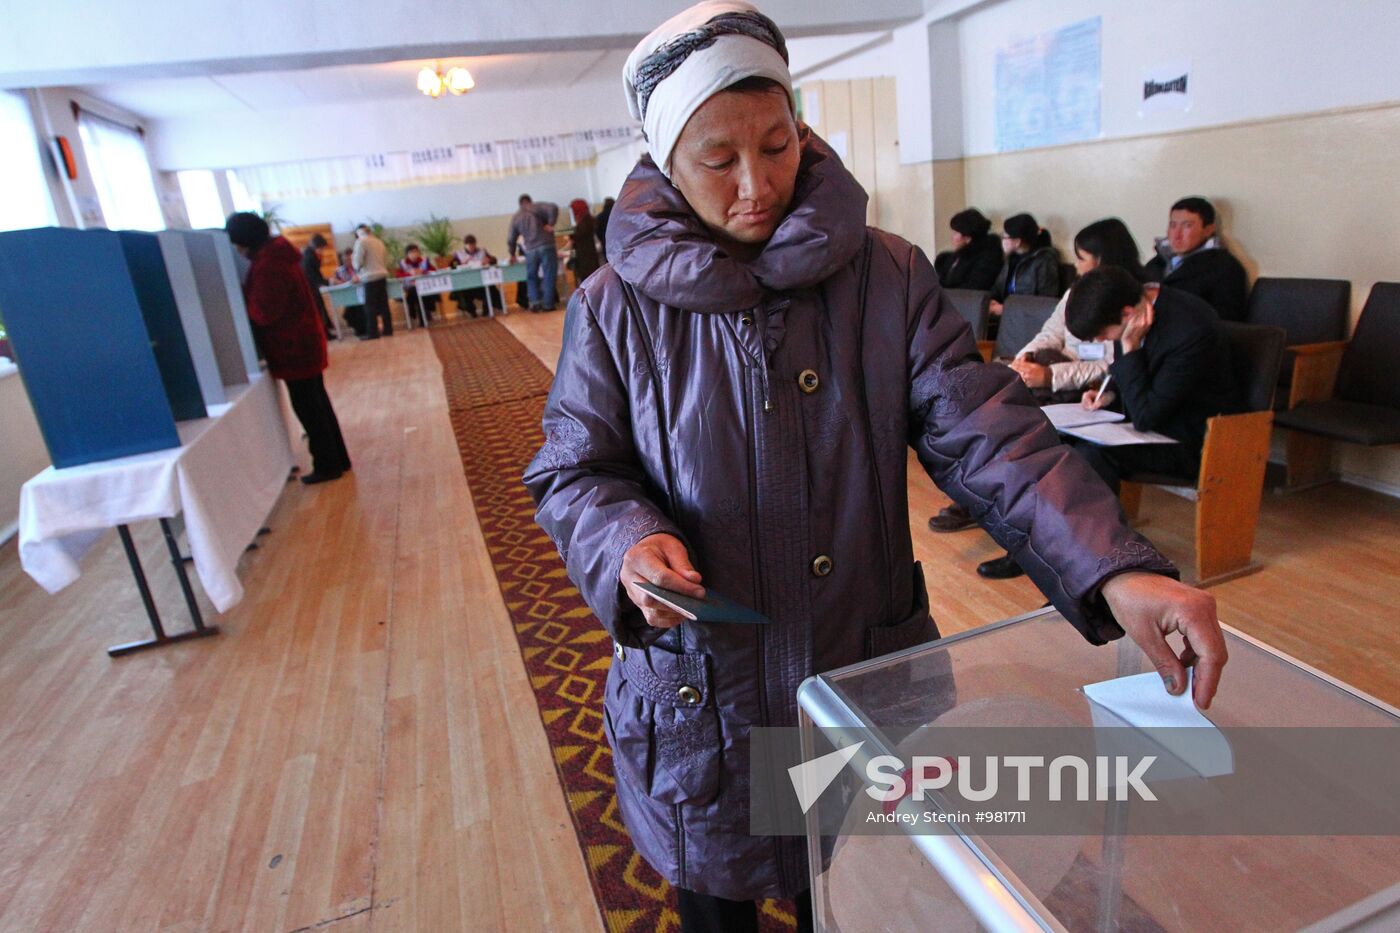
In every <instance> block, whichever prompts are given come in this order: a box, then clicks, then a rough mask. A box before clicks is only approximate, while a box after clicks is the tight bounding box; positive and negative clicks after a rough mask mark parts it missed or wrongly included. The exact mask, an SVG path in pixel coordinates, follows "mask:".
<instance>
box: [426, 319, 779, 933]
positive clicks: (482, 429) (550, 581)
mask: <svg viewBox="0 0 1400 933" xmlns="http://www.w3.org/2000/svg"><path fill="white" fill-rule="evenodd" d="M432 337H433V347H434V349H435V350H436V351H437V354H438V358H439V360H440V361H441V362H442V377H443V383H444V385H445V386H446V390H447V402H448V408H449V412H450V416H451V418H452V429H453V432H454V433H455V434H456V437H457V449H458V452H459V453H460V454H461V457H462V467H463V469H464V470H465V472H466V476H467V483H468V485H469V486H470V487H471V493H472V499H473V501H474V503H475V505H476V513H477V519H478V520H479V522H480V523H481V530H482V534H483V535H484V536H485V539H486V545H487V547H488V549H489V551H490V554H491V562H492V565H493V567H494V569H495V572H496V579H497V581H498V582H499V584H500V587H501V595H502V596H503V597H504V598H505V603H506V607H507V609H509V611H510V619H511V624H512V625H513V626H514V627H515V636H516V639H517V640H518V641H519V644H520V654H521V657H522V659H523V660H524V662H525V670H526V672H527V674H528V675H529V677H530V684H531V686H532V687H533V689H534V692H535V699H536V701H537V702H538V704H539V710H540V720H541V721H542V722H543V724H544V729H545V733H546V734H547V735H548V737H549V744H550V747H551V749H552V750H553V752H554V762H555V766H556V768H557V769H558V773H559V782H560V784H561V786H562V787H563V790H564V794H565V796H566V797H567V799H568V802H569V809H570V812H571V814H572V817H573V822H574V831H575V833H576V834H577V836H578V843H579V847H580V848H581V849H582V851H583V855H584V859H585V861H586V862H587V865H588V873H589V877H590V879H591V881H592V884H593V891H594V894H595V895H596V897H597V899H598V908H599V910H600V911H601V913H602V916H603V922H604V924H605V926H606V927H607V928H608V930H610V931H612V933H624V931H626V933H641V931H649V930H676V929H678V928H679V919H678V917H677V915H676V911H675V899H674V897H673V896H672V894H671V891H670V887H669V886H668V885H667V884H666V882H665V880H663V879H662V878H661V877H660V876H658V875H657V874H656V873H655V872H654V871H652V870H651V868H650V867H649V866H648V865H647V864H646V863H645V862H643V861H642V859H641V858H640V856H638V855H637V853H636V851H635V850H634V849H633V848H632V843H631V840H630V839H629V838H628V836H627V830H626V828H625V827H624V826H623V825H622V820H621V818H620V817H619V815H618V812H617V798H616V796H615V794H614V793H613V776H612V756H611V753H610V751H609V749H608V744H607V740H606V739H605V738H604V737H603V713H602V702H603V682H604V679H605V678H606V677H607V673H608V665H609V663H610V662H611V661H612V642H611V641H610V640H609V638H608V635H607V632H606V631H604V629H603V626H602V624H601V623H600V622H599V621H598V620H597V619H596V618H594V616H593V613H592V612H591V611H590V610H589V608H588V606H587V605H585V604H584V602H583V599H582V598H581V597H580V595H579V591H578V590H577V589H576V588H575V587H574V586H573V584H572V583H571V582H570V581H569V578H568V577H567V576H566V575H565V572H564V564H563V562H562V561H561V560H560V559H559V554H558V552H557V551H555V549H554V545H553V543H552V542H551V541H550V540H549V538H548V536H546V535H545V533H544V532H543V531H541V530H540V529H539V527H538V526H536V524H535V521H534V511H535V507H534V503H533V502H532V501H531V499H530V496H529V494H528V493H527V492H526V490H525V487H524V485H523V484H522V483H521V481H520V477H521V474H522V473H523V472H524V470H525V466H526V465H527V464H528V463H529V462H530V459H531V458H532V457H533V456H534V455H535V451H536V450H538V449H539V446H540V444H541V443H542V442H543V440H544V437H543V434H542V433H541V431H540V415H541V413H542V412H543V410H544V401H545V396H546V395H547V394H548V392H549V385H550V382H551V380H552V376H551V374H550V372H549V370H548V369H547V368H546V367H545V366H544V365H542V364H541V363H540V361H539V360H538V359H536V358H535V356H534V354H532V353H531V352H530V351H529V350H527V349H526V348H525V347H524V345H523V344H521V343H520V342H519V341H518V340H516V339H515V337H513V336H512V335H511V334H510V332H509V331H508V330H506V329H505V328H504V327H503V326H501V325H500V324H498V323H497V322H495V321H493V320H479V321H466V322H462V323H459V324H455V325H450V326H439V327H437V328H434V329H433V331H432ZM791 910H792V905H791V904H788V903H783V902H776V901H768V902H765V904H764V905H763V909H762V917H763V924H764V927H765V929H766V930H771V931H778V930H787V929H791V928H792V926H793V916H792V913H791Z"/></svg>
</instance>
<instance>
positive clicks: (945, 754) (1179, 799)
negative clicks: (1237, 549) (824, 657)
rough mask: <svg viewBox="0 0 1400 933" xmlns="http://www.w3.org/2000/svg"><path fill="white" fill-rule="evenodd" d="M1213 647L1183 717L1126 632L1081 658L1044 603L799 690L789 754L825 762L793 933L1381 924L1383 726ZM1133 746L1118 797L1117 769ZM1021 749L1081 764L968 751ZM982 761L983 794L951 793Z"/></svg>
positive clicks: (1342, 700)
mask: <svg viewBox="0 0 1400 933" xmlns="http://www.w3.org/2000/svg"><path fill="white" fill-rule="evenodd" d="M1226 641H1227V645H1228V648H1229V663H1228V664H1227V665H1226V668H1225V672H1224V676H1223V678H1222V681H1221V685H1220V690H1219V693H1218V695H1217V697H1216V699H1215V702H1214V703H1213V705H1212V708H1211V709H1210V710H1208V711H1205V712H1204V713H1203V714H1202V713H1200V712H1198V711H1196V710H1195V708H1194V705H1192V704H1190V702H1189V700H1186V701H1185V705H1184V706H1183V705H1182V702H1176V703H1173V702H1172V700H1173V699H1177V700H1181V699H1182V698H1171V697H1169V696H1168V695H1167V693H1166V691H1165V689H1164V688H1163V687H1162V686H1161V681H1160V678H1158V677H1157V675H1156V674H1155V673H1152V668H1151V666H1150V663H1149V662H1148V661H1147V659H1146V657H1145V656H1144V655H1143V654H1142V652H1141V650H1140V649H1138V648H1137V646H1136V645H1134V644H1132V643H1131V642H1130V640H1129V639H1127V638H1124V639H1120V640H1119V641H1117V642H1114V643H1112V644H1110V645H1107V646H1097V647H1096V646H1093V645H1090V644H1088V643H1087V642H1086V641H1085V640H1084V639H1083V638H1082V637H1081V636H1080V635H1079V633H1078V632H1077V631H1075V629H1074V628H1073V627H1072V626H1071V625H1070V624H1069V623H1068V622H1066V621H1065V620H1064V618H1063V617H1062V616H1061V615H1060V614H1059V613H1058V612H1056V611H1054V610H1053V609H1046V610H1042V611H1040V612H1036V613H1032V614H1029V615H1026V616H1022V617H1018V618H1015V619H1009V620H1007V621H1005V622H1000V623H996V624H994V625H989V626H985V627H983V628H979V629H976V630H973V631H970V632H965V633H962V634H959V635H955V636H952V637H949V638H945V639H942V640H941V641H938V642H933V643H931V644H928V645H924V646H920V647H917V648H913V649H910V650H908V651H903V652H900V653H898V654H893V655H889V656H886V657H883V658H877V659H875V660H872V661H868V662H865V663H862V664H858V665H854V666H851V667H848V668H843V669H841V670H838V671H833V672H831V673H828V674H823V675H819V676H817V677H812V678H809V679H808V680H807V681H806V682H804V683H803V685H802V687H801V689H800V691H799V694H798V699H799V706H800V711H801V712H800V717H799V725H800V732H801V745H802V749H801V751H802V760H803V761H804V762H808V763H811V766H812V767H819V765H820V762H832V761H834V762H836V764H834V765H832V766H831V767H828V768H827V769H826V771H824V772H822V776H821V777H820V778H819V783H820V789H819V790H818V791H817V796H815V799H814V800H813V798H812V797H806V798H804V800H806V802H805V803H804V806H806V807H808V808H809V809H807V810H806V813H805V816H804V817H800V818H799V822H798V823H797V827H798V828H800V827H801V825H802V822H801V820H805V825H806V848H807V856H808V865H809V869H810V872H811V884H812V888H811V890H812V900H813V906H814V912H815V916H816V928H817V929H818V930H826V931H837V930H839V931H841V933H863V931H891V933H892V931H905V930H908V931H939V933H951V931H961V930H968V931H972V930H994V931H1003V930H1008V931H1029V930H1051V931H1075V933H1078V931H1111V930H1127V931H1217V930H1218V931H1231V933H1237V931H1253V930H1258V931H1268V933H1275V931H1287V930H1307V931H1311V933H1321V931H1337V930H1392V931H1400V768H1397V767H1396V765H1397V762H1400V713H1397V711H1396V710H1395V709H1394V708H1393V707H1390V706H1388V705H1386V704H1385V703H1382V702H1380V701H1378V700H1376V699H1373V698H1370V697H1367V696H1365V695H1364V694H1361V693H1359V692H1358V691H1355V690H1353V689H1351V688H1349V687H1347V686H1346V685H1345V684H1342V683H1339V682H1337V681H1335V680H1333V679H1331V678H1329V677H1327V676H1326V675H1324V674H1321V673H1319V672H1317V671H1315V670H1312V669H1310V668H1308V667H1306V666H1305V665H1303V664H1301V663H1299V662H1297V661H1294V660H1293V659H1291V658H1288V657H1286V656H1284V655H1282V654H1280V653H1278V652H1276V651H1274V650H1273V649H1271V648H1269V647H1267V646H1265V645H1263V644H1260V643H1259V642H1257V641H1254V640H1253V639H1250V638H1249V637H1248V636H1245V635H1243V634H1241V633H1239V632H1235V631H1233V630H1231V629H1228V628H1227V629H1226ZM1175 647H1177V648H1178V650H1180V648H1181V645H1180V642H1179V640H1178V641H1176V642H1175ZM1141 674H1148V675H1150V678H1151V680H1150V682H1149V681H1147V680H1146V679H1144V678H1137V679H1136V680H1129V678H1133V677H1134V676H1135V675H1141ZM1104 684H1110V687H1111V688H1112V687H1113V685H1118V686H1123V687H1124V689H1122V690H1118V691H1117V692H1113V690H1112V689H1110V690H1109V692H1105V693H1099V692H1096V690H1097V689H1098V688H1097V687H1096V686H1091V685H1104ZM1110 696H1112V697H1113V699H1111V700H1110V699H1107V697H1110ZM1101 703H1102V704H1106V705H1101ZM1135 704H1136V705H1135ZM1192 716H1194V717H1196V719H1197V720H1198V721H1195V722H1190V723H1186V724H1185V725H1183V724H1182V722H1180V721H1179V719H1180V717H1187V718H1189V717H1192ZM1173 717H1178V719H1173ZM1181 735H1185V736H1187V739H1186V740H1184V741H1178V737H1179V736H1181ZM989 736H990V737H991V738H988V737H989ZM964 748H966V749H975V750H976V754H974V755H971V756H968V755H963V754H962V751H963V749H964ZM1144 748H1151V749H1155V750H1156V751H1155V752H1154V754H1153V756H1152V757H1151V758H1150V759H1147V758H1143V759H1142V760H1143V761H1148V760H1150V761H1151V766H1150V767H1147V766H1146V765H1144V767H1146V768H1147V770H1146V771H1144V772H1142V773H1143V774H1145V775H1146V777H1145V779H1144V780H1145V783H1141V784H1137V785H1135V784H1134V783H1133V780H1132V776H1131V775H1129V774H1128V773H1127V771H1126V767H1127V766H1126V765H1124V764H1123V762H1125V761H1126V762H1128V763H1129V764H1131V763H1132V761H1133V760H1135V759H1134V756H1133V749H1137V750H1138V751H1139V752H1140V751H1141V750H1142V749H1144ZM1027 749H1030V750H1032V751H1033V752H1034V754H1035V755H1037V756H1040V757H1038V758H1036V759H1035V760H1036V761H1038V762H1045V761H1054V762H1057V763H1058V762H1060V761H1061V760H1062V759H1060V758H1057V757H1055V756H1056V755H1058V754H1060V752H1066V753H1074V754H1081V753H1082V754H1083V755H1084V756H1085V758H1086V761H1087V762H1088V763H1089V766H1088V770H1087V771H1084V772H1080V771H1078V770H1076V769H1075V768H1065V769H1063V771H1061V772H1059V776H1060V777H1063V778H1064V779H1065V780H1064V781H1063V782H1062V784H1061V783H1059V782H1052V781H1050V780H1049V776H1048V771H1050V770H1054V766H1052V767H1051V768H1049V769H1047V768H1038V769H1036V770H1026V769H1023V770H1020V771H1018V770H1016V769H1014V768H1008V767H1006V764H1007V763H1008V762H1010V761H1012V759H1011V758H1007V757H1003V758H1000V759H996V760H994V759H993V758H991V757H984V756H983V753H984V752H985V753H986V754H987V755H991V754H992V753H993V752H996V751H1000V752H1001V754H1002V755H1003V756H1010V755H1017V756H1024V755H1025V753H1026V752H1027ZM1096 752H1097V755H1096V754H1095V753H1096ZM1019 760H1021V761H1022V762H1025V761H1029V760H1030V759H1028V758H1025V757H1022V758H1021V759H1019ZM881 761H883V763H881ZM920 762H922V763H923V764H921V763H920ZM929 762H933V764H932V765H929V764H928V763H929ZM998 762H999V763H1000V764H1001V772H1000V773H1001V779H1000V783H999V785H998V789H997V792H996V793H997V796H996V797H995V798H994V799H991V800H989V802H986V803H972V802H970V800H971V799H974V798H972V796H971V795H970V794H967V793H964V794H963V795H962V796H959V794H958V793H957V792H958V791H966V788H964V787H963V785H961V784H959V783H958V782H959V781H961V780H962V779H963V778H964V777H966V778H967V781H968V784H967V788H973V789H976V788H982V789H987V788H988V787H989V786H990V785H988V783H987V773H988V772H989V771H990V770H991V769H993V768H995V767H997V765H998ZM1105 762H1106V763H1105ZM984 763H985V766H984ZM877 766H878V767H877ZM806 767H808V765H804V768H806ZM945 768H946V771H945ZM872 769H875V770H872ZM1096 769H1100V770H1096ZM795 770H796V769H794V771H795ZM974 771H975V772H977V773H976V774H975V775H974V773H973V772H974ZM813 773H814V774H815V773H816V772H813ZM833 774H834V775H835V777H832V775H833ZM872 774H875V775H877V776H878V777H879V778H880V779H879V780H874V781H872ZM916 774H921V775H924V776H925V777H928V776H930V775H932V776H934V777H937V776H940V775H941V776H942V777H943V778H944V779H945V781H946V783H938V782H936V781H935V782H932V783H929V784H927V785H924V786H922V787H921V786H920V782H918V781H916V780H914V777H915V775H916ZM1085 774H1087V775H1088V780H1087V781H1085V783H1084V784H1083V788H1081V787H1080V786H1079V785H1078V784H1076V781H1075V779H1076V778H1077V777H1082V776H1083V775H1085ZM894 775H899V778H900V780H899V781H898V786H896V782H895V779H894V778H893V777H892V776H894ZM974 778H975V780H974ZM1018 779H1019V780H1024V781H1026V783H1025V784H1022V785H1018V783H1017V782H1018ZM800 780H801V779H800V778H799V777H798V776H797V775H796V774H794V776H793V777H792V781H793V784H794V785H797V784H798V783H799V781H800ZM814 780H817V779H814ZM828 782H830V783H828ZM1047 786H1054V787H1060V788H1061V789H1062V790H1063V792H1064V795H1063V797H1052V796H1049V794H1050V793H1051V792H1049V791H1045V790H1044V788H1045V787H1047ZM916 787H918V788H919V789H920V793H918V794H915V793H914V789H915V788H916ZM877 791H879V792H880V793H881V794H882V796H879V797H876V796H875V794H876V792H877ZM1076 791H1077V792H1078V793H1079V794H1080V796H1079V797H1074V793H1075V792H1076ZM1018 793H1019V794H1024V795H1026V796H1024V797H1018V796H1017V794H1018ZM1037 795H1041V796H1039V797H1038V796H1037ZM798 796H799V797H803V791H802V790H801V789H800V788H798ZM1042 798H1044V799H1042ZM1070 798H1073V800H1070ZM1026 799H1029V800H1030V802H1029V803H1017V802H1016V801H1018V800H1026ZM1047 799H1048V800H1053V801H1057V802H1055V803H1053V804H1051V803H1046V802H1045V800H1047ZM1008 800H1010V801H1011V803H1007V801H1008ZM1064 801H1069V802H1064ZM979 808H981V809H985V810H987V811H988V812H987V813H986V814H982V813H981V810H980V809H979ZM974 810H978V811H979V817H980V816H985V817H986V822H985V823H984V822H980V821H977V820H970V819H968V817H969V816H970V815H972V813H973V811H974ZM1018 811H1019V815H1018ZM998 814H1000V815H998ZM931 827H932V828H931ZM796 831H797V830H796V829H795V830H794V832H796Z"/></svg>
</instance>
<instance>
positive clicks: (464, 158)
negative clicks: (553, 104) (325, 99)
mask: <svg viewBox="0 0 1400 933" xmlns="http://www.w3.org/2000/svg"><path fill="white" fill-rule="evenodd" d="M640 134H641V130H640V129H639V128H638V127H635V126H620V127H610V128H607V129H601V130H585V131H582V132H578V133H562V134H559V135H557V136H530V137H526V138H524V139H510V140H501V141H497V142H484V143H468V144H464V145H459V146H435V147H432V148H428V149H415V150H413V151H411V152H403V151H401V152H379V153H374V154H371V155H366V156H351V157H344V158H334V159H308V160H306V161H303V162H278V163H273V164H269V165H253V166H246V167H244V168H237V169H234V172H235V173H237V175H238V178H239V180H240V181H242V182H243V184H244V186H245V187H246V188H247V189H248V193H249V194H250V195H252V196H253V197H254V198H256V199H257V200H259V201H261V202H262V203H264V204H269V203H276V202H279V201H291V200H296V199H300V198H321V197H327V196H330V195H337V194H350V193H352V192H356V191H370V190H373V189H376V188H407V187H410V186H413V185H440V184H447V183H450V182H464V181H474V180H476V179H480V178H502V177H505V176H507V175H525V174H530V173H532V172H548V171H556V170H559V169H568V168H584V167H587V166H589V165H592V164H593V163H594V161H596V160H597V158H598V153H599V152H600V151H603V150H606V149H611V148H613V147H614V146H616V145H619V144H623V143H627V142H630V141H632V140H634V139H637V138H639V137H640Z"/></svg>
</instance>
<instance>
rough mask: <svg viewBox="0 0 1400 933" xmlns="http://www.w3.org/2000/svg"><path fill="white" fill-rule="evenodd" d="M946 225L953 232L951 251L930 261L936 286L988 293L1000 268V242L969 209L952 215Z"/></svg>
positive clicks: (978, 214) (986, 222)
mask: <svg viewBox="0 0 1400 933" xmlns="http://www.w3.org/2000/svg"><path fill="white" fill-rule="evenodd" d="M948 226H949V227H950V228H951V229H952V231H953V248H952V249H951V250H948V251H946V252H942V253H939V254H938V256H937V257H936V258H935V259H934V260H933V271H934V272H936V273H938V282H939V284H941V285H942V286H943V287H944V288H972V289H977V290H979V291H989V290H990V289H991V288H992V286H993V285H995V284H996V282H997V276H999V275H1000V274H1001V267H1002V254H1001V239H1000V238H999V237H997V236H996V235H994V234H993V233H992V232H991V230H992V222H991V221H990V220H988V219H987V218H986V217H984V216H983V215H982V212H981V211H979V210H978V209H977V208H975V207H969V208H968V209H967V210H965V211H958V212H957V213H956V214H954V215H953V216H952V219H950V220H949V221H948Z"/></svg>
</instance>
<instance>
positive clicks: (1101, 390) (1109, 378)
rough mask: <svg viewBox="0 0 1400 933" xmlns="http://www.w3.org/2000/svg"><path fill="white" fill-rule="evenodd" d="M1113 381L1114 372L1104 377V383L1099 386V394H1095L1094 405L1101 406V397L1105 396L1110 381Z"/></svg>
mask: <svg viewBox="0 0 1400 933" xmlns="http://www.w3.org/2000/svg"><path fill="white" fill-rule="evenodd" d="M1112 381H1113V374H1112V373H1109V374H1108V375H1107V376H1105V377H1104V380H1103V385H1101V386H1099V394H1098V395H1095V396H1094V407H1095V408H1097V407H1098V406H1099V399H1101V398H1103V393H1104V390H1105V389H1107V388H1108V384H1109V383H1110V382H1112Z"/></svg>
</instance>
